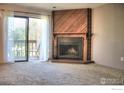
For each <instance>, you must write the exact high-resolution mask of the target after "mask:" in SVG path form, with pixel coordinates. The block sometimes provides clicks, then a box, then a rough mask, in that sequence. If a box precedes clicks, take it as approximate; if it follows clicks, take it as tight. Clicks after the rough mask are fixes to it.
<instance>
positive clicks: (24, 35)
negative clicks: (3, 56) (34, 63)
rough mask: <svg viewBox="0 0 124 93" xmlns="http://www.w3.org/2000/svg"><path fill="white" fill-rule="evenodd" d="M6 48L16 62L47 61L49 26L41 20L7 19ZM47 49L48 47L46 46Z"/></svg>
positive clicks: (17, 17) (44, 18)
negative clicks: (7, 41)
mask: <svg viewBox="0 0 124 93" xmlns="http://www.w3.org/2000/svg"><path fill="white" fill-rule="evenodd" d="M8 19H9V20H8V33H9V34H8V38H9V39H11V40H10V41H11V42H9V43H8V45H7V46H8V48H9V50H11V51H12V52H10V53H12V54H13V55H14V56H13V57H14V60H15V61H16V62H22V61H29V60H43V61H44V60H47V59H48V49H47V46H48V42H49V41H48V40H49V33H48V30H49V24H48V20H47V18H46V17H43V18H42V19H38V18H29V17H20V16H14V17H9V18H8ZM48 47H49V46H48Z"/></svg>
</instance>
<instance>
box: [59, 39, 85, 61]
mask: <svg viewBox="0 0 124 93" xmlns="http://www.w3.org/2000/svg"><path fill="white" fill-rule="evenodd" d="M82 40H83V39H82V37H58V40H57V41H58V43H57V47H58V50H57V57H58V58H61V59H62V58H63V59H79V60H82V58H83V54H82V52H83V48H82V46H83V44H82V42H83V41H82Z"/></svg>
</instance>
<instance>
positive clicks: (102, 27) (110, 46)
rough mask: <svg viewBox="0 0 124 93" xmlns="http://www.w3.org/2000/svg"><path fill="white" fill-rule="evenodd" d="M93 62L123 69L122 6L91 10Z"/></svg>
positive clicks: (123, 24) (108, 5) (123, 22)
mask: <svg viewBox="0 0 124 93" xmlns="http://www.w3.org/2000/svg"><path fill="white" fill-rule="evenodd" d="M92 19H93V21H92V22H93V23H92V24H93V26H92V27H93V29H92V30H93V33H94V36H93V60H94V61H95V62H96V63H97V64H102V65H106V66H109V67H113V68H118V69H124V61H123V62H122V61H120V57H124V4H106V5H103V6H101V7H99V8H96V9H94V10H93V18H92Z"/></svg>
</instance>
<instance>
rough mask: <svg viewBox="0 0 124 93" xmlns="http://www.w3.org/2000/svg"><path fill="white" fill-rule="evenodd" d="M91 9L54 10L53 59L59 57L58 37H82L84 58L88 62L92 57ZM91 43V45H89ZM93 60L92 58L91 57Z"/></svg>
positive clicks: (83, 61)
mask: <svg viewBox="0 0 124 93" xmlns="http://www.w3.org/2000/svg"><path fill="white" fill-rule="evenodd" d="M90 10H91V9H72V10H57V11H53V13H52V14H53V59H57V38H58V37H82V39H83V40H82V41H83V51H82V52H83V60H82V63H86V62H87V60H89V59H88V58H90V57H91V55H88V54H91V49H88V48H90V47H89V46H91V44H90V42H89V41H88V40H91V39H88V38H89V37H88V33H91V29H90V27H91V26H90V25H91V21H90V19H91V18H89V17H91V16H89V14H91V13H89V12H91V11H90ZM88 44H89V45H88ZM90 60H91V59H90Z"/></svg>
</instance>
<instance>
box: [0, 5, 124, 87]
mask: <svg viewBox="0 0 124 93" xmlns="http://www.w3.org/2000/svg"><path fill="white" fill-rule="evenodd" d="M123 9H124V4H117V3H116V4H112V3H109V4H107V3H75V4H73V3H67V4H64V3H61V4H60V3H47V4H44V3H13V4H12V3H11V4H9V3H7V4H2V3H1V4H0V42H1V43H0V49H1V52H0V63H1V64H0V85H113V84H114V85H123V84H124V82H121V81H124V44H123V41H124V37H123V34H124V31H123V24H124V19H123V17H124V11H123ZM111 80H113V82H110V81H111ZM103 81H104V82H103Z"/></svg>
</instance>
